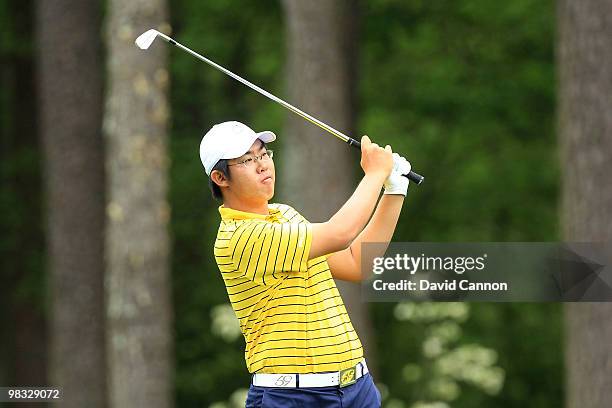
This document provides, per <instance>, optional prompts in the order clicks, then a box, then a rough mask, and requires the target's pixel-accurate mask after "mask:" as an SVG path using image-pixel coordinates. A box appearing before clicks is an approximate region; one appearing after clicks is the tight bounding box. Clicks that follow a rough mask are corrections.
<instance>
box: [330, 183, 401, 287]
mask: <svg viewBox="0 0 612 408" xmlns="http://www.w3.org/2000/svg"><path fill="white" fill-rule="evenodd" d="M404 198H405V197H404V196H403V195H401V194H397V195H391V194H387V195H383V196H382V198H381V199H380V201H379V202H378V206H377V207H376V211H375V212H374V215H373V216H372V219H371V220H370V222H369V223H368V225H367V226H366V227H365V229H364V230H363V231H362V232H361V233H360V234H359V235H358V236H357V238H355V240H354V241H353V242H352V243H351V245H350V246H349V247H348V248H347V249H344V250H342V251H339V252H336V253H334V254H333V255H332V256H330V257H329V258H328V260H327V263H328V264H329V268H330V270H331V274H332V276H333V277H334V279H341V280H346V281H351V282H358V281H361V280H363V279H366V278H367V277H368V276H362V274H361V244H362V243H364V242H377V243H385V244H386V245H381V246H380V247H377V248H376V249H377V251H376V253H372V254H371V255H372V256H373V257H377V256H383V255H384V253H385V251H386V249H387V247H388V245H389V242H390V241H391V238H392V237H393V232H394V231H395V227H396V226H397V221H398V219H399V215H400V212H401V210H402V204H403V203H404ZM366 264H367V260H366Z"/></svg>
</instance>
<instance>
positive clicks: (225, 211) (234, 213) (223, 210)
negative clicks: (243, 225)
mask: <svg viewBox="0 0 612 408" xmlns="http://www.w3.org/2000/svg"><path fill="white" fill-rule="evenodd" d="M219 214H221V219H222V220H248V219H260V220H268V221H270V220H273V219H275V218H278V217H279V214H280V210H278V209H276V208H273V207H271V206H270V205H268V215H263V214H256V213H251V212H246V211H239V210H234V209H233V208H229V207H225V206H223V205H222V206H220V207H219Z"/></svg>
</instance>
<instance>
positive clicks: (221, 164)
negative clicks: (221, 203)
mask: <svg viewBox="0 0 612 408" xmlns="http://www.w3.org/2000/svg"><path fill="white" fill-rule="evenodd" d="M215 170H218V171H220V172H221V173H222V174H223V175H224V176H225V177H226V178H227V179H228V180H229V179H230V174H229V166H228V165H227V159H221V160H219V161H218V162H217V164H215V167H213V168H212V170H211V171H210V174H212V172H213V171H215ZM208 186H209V187H210V191H211V192H212V196H213V198H214V199H215V200H223V194H221V187H219V186H218V185H217V183H215V182H214V181H213V180H212V178H211V177H209V178H208Z"/></svg>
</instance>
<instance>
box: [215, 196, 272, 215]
mask: <svg viewBox="0 0 612 408" xmlns="http://www.w3.org/2000/svg"><path fill="white" fill-rule="evenodd" d="M223 206H224V207H227V208H231V209H233V210H238V211H243V212H248V213H253V214H261V215H268V214H270V211H269V210H268V202H267V201H264V202H261V203H248V202H245V201H236V200H232V199H225V200H224V201H223Z"/></svg>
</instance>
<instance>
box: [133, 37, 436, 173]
mask: <svg viewBox="0 0 612 408" xmlns="http://www.w3.org/2000/svg"><path fill="white" fill-rule="evenodd" d="M157 37H161V38H162V39H163V40H164V41H166V42H169V43H170V44H172V45H175V46H177V47H178V48H180V49H182V50H183V51H186V52H188V53H189V54H191V55H193V56H194V57H196V58H198V59H199V60H201V61H204V62H206V63H207V64H208V65H210V66H212V67H214V68H217V69H218V70H219V71H221V72H223V73H224V74H226V75H229V76H230V77H232V78H234V79H235V80H236V81H238V82H241V83H242V84H244V85H246V86H248V87H249V88H251V89H253V90H254V91H257V92H259V93H260V94H262V95H264V96H266V97H267V98H269V99H271V100H273V101H274V102H276V103H278V104H280V105H282V106H284V107H285V108H287V109H289V110H290V111H291V112H293V113H295V114H297V115H299V116H301V117H302V118H304V119H306V120H307V121H309V122H310V123H313V124H315V125H317V126H319V127H320V128H321V129H323V130H325V131H327V132H329V133H331V134H332V135H334V136H336V137H337V138H339V139H341V140H342V141H344V142H346V143H348V144H349V146H353V147H355V148H357V149H360V148H361V143H360V142H359V141H357V140H355V139H353V138H352V137H349V136H347V135H345V134H344V133H342V132H340V131H339V130H336V129H334V128H333V127H331V126H329V125H327V124H325V123H323V122H321V121H320V120H318V119H317V118H314V117H312V116H311V115H309V114H307V113H306V112H303V111H301V110H300V109H298V108H296V107H295V106H293V105H291V104H290V103H288V102H285V101H284V100H282V99H280V98H278V97H276V96H274V95H272V94H271V93H270V92H268V91H266V90H265V89H262V88H260V87H258V86H257V85H255V84H252V83H251V82H249V81H247V80H246V79H244V78H242V77H240V76H238V75H236V74H234V73H233V72H232V71H230V70H228V69H225V68H223V67H222V66H221V65H219V64H217V63H215V62H214V61H211V60H209V59H208V58H206V57H203V56H201V55H200V54H198V53H197V52H195V51H193V50H191V49H189V48H187V47H185V46H184V45H182V44H181V43H178V42H176V41H175V40H173V39H172V38H170V37H168V36H167V35H165V34H163V33H160V32H159V31H157V30H154V29H150V30H147V31H145V32H144V33H142V34H141V35H139V36H138V38H137V39H136V41H135V42H136V45H137V46H138V48H140V49H141V50H146V49H148V48H149V47H150V46H151V44H153V41H155V39H156V38H157ZM403 176H404V177H408V179H410V180H412V181H413V182H415V183H416V184H421V183H422V182H423V180H424V179H425V178H424V177H423V176H421V175H419V174H417V173H415V172H414V171H410V173H408V174H403Z"/></svg>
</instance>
